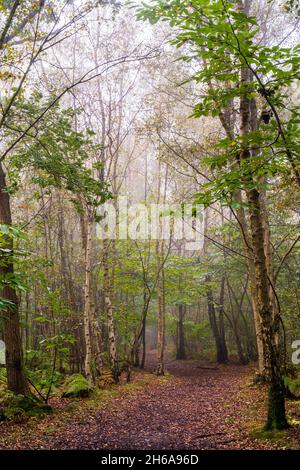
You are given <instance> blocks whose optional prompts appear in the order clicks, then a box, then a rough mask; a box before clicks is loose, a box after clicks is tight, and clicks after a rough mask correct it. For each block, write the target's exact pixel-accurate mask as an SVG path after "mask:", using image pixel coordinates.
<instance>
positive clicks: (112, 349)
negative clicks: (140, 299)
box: [103, 240, 119, 382]
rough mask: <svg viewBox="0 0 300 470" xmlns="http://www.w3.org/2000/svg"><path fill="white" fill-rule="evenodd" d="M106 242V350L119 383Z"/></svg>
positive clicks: (104, 254) (104, 259)
mask: <svg viewBox="0 0 300 470" xmlns="http://www.w3.org/2000/svg"><path fill="white" fill-rule="evenodd" d="M108 249H109V248H108V240H103V275H104V302H105V308H106V315H107V330H108V349H109V362H110V368H111V371H112V374H113V378H114V380H115V381H116V382H118V381H119V367H118V360H117V348H116V336H115V325H114V313H113V305H112V301H111V287H110V276H109V265H108V254H109V253H108Z"/></svg>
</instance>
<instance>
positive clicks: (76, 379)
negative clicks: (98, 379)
mask: <svg viewBox="0 0 300 470" xmlns="http://www.w3.org/2000/svg"><path fill="white" fill-rule="evenodd" d="M63 389H64V391H63V393H62V397H63V398H87V397H89V396H90V394H91V392H92V387H91V385H90V384H89V382H88V381H87V379H86V378H85V377H83V375H81V374H73V375H71V376H70V377H68V378H67V379H66V381H65V383H64V385H63Z"/></svg>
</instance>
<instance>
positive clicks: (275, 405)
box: [264, 379, 289, 431]
mask: <svg viewBox="0 0 300 470" xmlns="http://www.w3.org/2000/svg"><path fill="white" fill-rule="evenodd" d="M288 427H289V424H288V422H287V419H286V414H285V388H284V384H283V381H281V380H280V379H278V380H277V381H274V382H273V383H271V385H270V388H269V402H268V419H267V423H266V425H265V428H264V429H265V430H266V431H272V430H281V429H287V428H288Z"/></svg>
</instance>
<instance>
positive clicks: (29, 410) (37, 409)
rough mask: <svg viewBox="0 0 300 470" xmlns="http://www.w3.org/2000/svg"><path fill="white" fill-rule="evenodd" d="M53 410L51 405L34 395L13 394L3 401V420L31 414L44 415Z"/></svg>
mask: <svg viewBox="0 0 300 470" xmlns="http://www.w3.org/2000/svg"><path fill="white" fill-rule="evenodd" d="M51 412H52V408H51V406H50V405H47V404H46V403H43V402H41V401H39V400H38V399H37V398H36V397H34V396H28V397H27V396H24V395H11V396H10V397H9V398H7V399H6V400H5V401H4V403H3V407H2V413H1V418H2V419H3V420H13V419H15V418H22V417H24V418H25V417H31V416H35V417H43V416H44V415H45V414H47V413H51Z"/></svg>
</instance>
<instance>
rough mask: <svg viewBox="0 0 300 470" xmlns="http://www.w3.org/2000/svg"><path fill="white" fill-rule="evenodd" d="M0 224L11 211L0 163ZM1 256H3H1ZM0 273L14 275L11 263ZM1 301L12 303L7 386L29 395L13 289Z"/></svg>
mask: <svg viewBox="0 0 300 470" xmlns="http://www.w3.org/2000/svg"><path fill="white" fill-rule="evenodd" d="M0 222H1V223H2V224H6V225H11V223H12V218H11V209H10V199H9V193H8V192H7V191H6V180H5V174H4V171H3V167H2V164H1V163H0ZM5 244H6V248H8V249H9V250H11V256H12V250H13V241H12V239H11V238H7V239H6V241H5ZM2 256H3V255H2ZM0 271H1V273H2V274H3V275H4V276H5V275H10V276H12V275H13V274H14V265H13V261H12V260H11V259H9V260H8V261H7V263H1V267H0ZM1 296H2V297H3V299H5V300H8V301H10V302H12V303H13V307H11V308H9V309H7V310H6V311H5V312H3V316H4V342H5V348H6V371H7V386H8V389H9V390H11V391H12V392H14V393H16V394H20V395H27V394H28V393H29V388H28V383H27V380H26V376H25V372H24V368H23V354H22V342H21V334H20V319H19V306H18V298H17V293H16V291H15V289H13V288H12V287H10V286H5V287H4V288H3V289H2V292H1Z"/></svg>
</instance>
